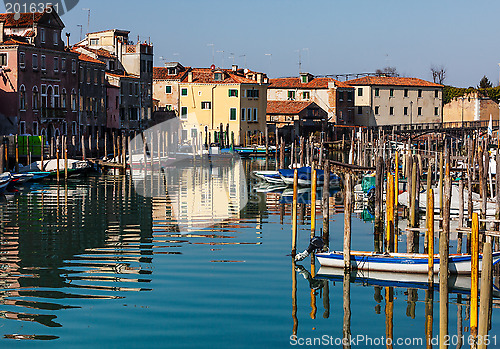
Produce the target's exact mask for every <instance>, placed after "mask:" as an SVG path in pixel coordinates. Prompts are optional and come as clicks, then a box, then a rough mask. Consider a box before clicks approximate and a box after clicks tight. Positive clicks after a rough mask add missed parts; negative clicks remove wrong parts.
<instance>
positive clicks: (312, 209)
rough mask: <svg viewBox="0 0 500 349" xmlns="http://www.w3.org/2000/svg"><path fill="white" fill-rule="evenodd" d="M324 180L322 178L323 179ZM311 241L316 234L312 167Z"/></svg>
mask: <svg viewBox="0 0 500 349" xmlns="http://www.w3.org/2000/svg"><path fill="white" fill-rule="evenodd" d="M323 180H324V178H323ZM311 181H312V182H311V239H312V238H313V237H314V236H315V234H316V169H315V168H314V165H313V170H312V178H311Z"/></svg>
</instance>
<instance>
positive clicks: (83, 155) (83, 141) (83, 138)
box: [81, 135, 86, 161]
mask: <svg viewBox="0 0 500 349" xmlns="http://www.w3.org/2000/svg"><path fill="white" fill-rule="evenodd" d="M81 143H82V160H83V161H85V159H86V156H85V137H84V136H83V135H82V141H81Z"/></svg>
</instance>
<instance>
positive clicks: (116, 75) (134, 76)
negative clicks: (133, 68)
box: [106, 72, 140, 79]
mask: <svg viewBox="0 0 500 349" xmlns="http://www.w3.org/2000/svg"><path fill="white" fill-rule="evenodd" d="M106 75H109V76H114V77H117V78H131V79H140V77H139V76H137V75H127V74H125V73H124V74H115V73H110V72H106Z"/></svg>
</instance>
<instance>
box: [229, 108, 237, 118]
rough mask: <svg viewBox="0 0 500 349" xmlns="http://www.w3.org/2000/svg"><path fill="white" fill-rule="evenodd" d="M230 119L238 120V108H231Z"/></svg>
mask: <svg viewBox="0 0 500 349" xmlns="http://www.w3.org/2000/svg"><path fill="white" fill-rule="evenodd" d="M229 120H231V121H235V120H236V108H231V109H229Z"/></svg>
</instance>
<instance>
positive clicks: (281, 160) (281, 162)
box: [280, 137, 285, 168]
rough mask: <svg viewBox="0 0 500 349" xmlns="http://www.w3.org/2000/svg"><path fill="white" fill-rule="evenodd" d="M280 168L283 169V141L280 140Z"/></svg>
mask: <svg viewBox="0 0 500 349" xmlns="http://www.w3.org/2000/svg"><path fill="white" fill-rule="evenodd" d="M280 168H285V141H284V140H283V137H282V138H281V149H280Z"/></svg>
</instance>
